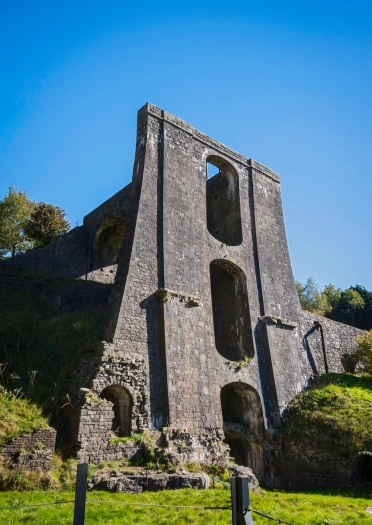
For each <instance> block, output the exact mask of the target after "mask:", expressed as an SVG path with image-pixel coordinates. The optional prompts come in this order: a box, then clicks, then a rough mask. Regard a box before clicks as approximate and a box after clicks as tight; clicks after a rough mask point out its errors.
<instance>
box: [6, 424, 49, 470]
mask: <svg viewBox="0 0 372 525" xmlns="http://www.w3.org/2000/svg"><path fill="white" fill-rule="evenodd" d="M56 435H57V433H56V431H55V430H54V428H36V429H35V430H34V432H33V433H32V434H23V435H22V436H19V437H17V438H15V439H13V441H11V442H10V443H9V444H8V445H6V446H5V447H3V448H2V450H1V451H0V456H1V457H2V459H3V461H4V462H5V463H8V464H9V465H10V466H12V467H15V468H20V469H26V470H48V469H49V468H50V466H51V462H52V459H53V455H54V449H55V443H56Z"/></svg>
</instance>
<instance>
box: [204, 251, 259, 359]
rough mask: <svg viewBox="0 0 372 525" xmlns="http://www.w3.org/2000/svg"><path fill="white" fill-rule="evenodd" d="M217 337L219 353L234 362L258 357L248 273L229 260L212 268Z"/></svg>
mask: <svg viewBox="0 0 372 525" xmlns="http://www.w3.org/2000/svg"><path fill="white" fill-rule="evenodd" d="M210 280H211V296H212V311H213V324H214V337H215V343H216V348H217V351H218V352H219V353H220V354H221V355H222V357H225V358H226V359H229V360H231V361H240V360H242V359H245V358H246V357H253V356H254V346H253V336H252V327H251V320H250V313H249V305H248V292H247V281H246V278H245V275H244V272H243V271H242V270H241V269H240V268H239V267H238V266H236V265H235V264H233V263H232V262H230V261H227V260H226V259H223V260H220V259H216V260H214V261H212V262H211V265H210Z"/></svg>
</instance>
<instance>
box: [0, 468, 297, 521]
mask: <svg viewBox="0 0 372 525" xmlns="http://www.w3.org/2000/svg"><path fill="white" fill-rule="evenodd" d="M87 467H88V465H87V464H80V465H78V469H77V478H76V489H75V499H74V500H64V501H53V502H50V503H35V504H27V505H10V506H6V507H0V511H5V510H13V511H16V510H19V509H26V508H28V509H30V508H38V507H49V506H53V505H65V504H71V503H74V518H73V525H85V509H86V504H87V503H88V504H90V503H96V504H104V505H132V506H137V507H160V508H169V509H199V510H205V511H207V510H213V511H221V510H230V511H231V519H232V521H231V523H232V525H254V522H253V518H252V513H253V514H257V515H259V516H261V517H263V518H266V519H268V520H271V521H274V522H276V523H280V524H283V525H293V524H292V523H290V522H288V521H283V520H282V519H280V518H276V517H274V516H271V515H269V514H266V513H264V512H261V511H259V510H256V509H252V508H251V507H250V505H249V484H248V478H231V505H226V506H219V507H216V506H209V505H170V504H160V503H159V504H157V503H139V502H133V501H110V500H106V499H90V498H88V499H87V498H86V490H87V473H88V468H87Z"/></svg>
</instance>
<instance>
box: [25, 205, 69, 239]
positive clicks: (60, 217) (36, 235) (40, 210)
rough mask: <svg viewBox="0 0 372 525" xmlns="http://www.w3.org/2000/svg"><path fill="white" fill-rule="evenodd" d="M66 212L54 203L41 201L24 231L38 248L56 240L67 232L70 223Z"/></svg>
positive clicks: (28, 219)
mask: <svg viewBox="0 0 372 525" xmlns="http://www.w3.org/2000/svg"><path fill="white" fill-rule="evenodd" d="M65 215H66V212H65V211H64V210H62V209H61V208H59V207H58V206H53V204H46V203H45V202H39V203H38V204H36V206H35V207H34V209H33V210H32V212H31V214H30V217H29V218H27V220H26V223H25V227H24V231H25V234H26V236H27V238H28V239H29V240H31V241H32V242H33V243H34V246H35V247H36V248H41V247H43V246H45V245H46V244H50V243H51V242H54V241H55V240H56V239H57V238H58V237H59V236H60V235H62V234H64V233H67V232H68V231H69V229H70V223H69V222H68V221H67V220H66V219H65Z"/></svg>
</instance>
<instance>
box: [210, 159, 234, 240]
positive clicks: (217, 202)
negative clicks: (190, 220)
mask: <svg viewBox="0 0 372 525" xmlns="http://www.w3.org/2000/svg"><path fill="white" fill-rule="evenodd" d="M216 171H217V173H216ZM206 199H207V228H208V231H209V233H210V234H211V235H213V237H215V238H216V239H217V240H219V241H221V242H223V243H224V244H227V245H229V246H238V245H239V244H241V243H242V239H243V237H242V221H241V215H240V198H239V177H238V174H237V172H236V170H235V169H234V168H233V167H232V165H231V164H229V163H228V162H227V161H226V160H225V159H222V158H221V157H217V156H215V155H213V156H210V157H208V159H207V177H206Z"/></svg>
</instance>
